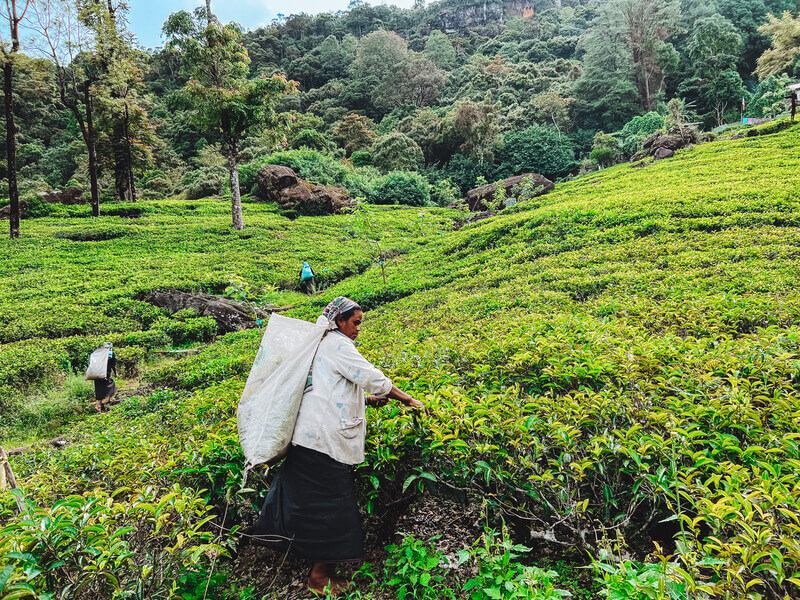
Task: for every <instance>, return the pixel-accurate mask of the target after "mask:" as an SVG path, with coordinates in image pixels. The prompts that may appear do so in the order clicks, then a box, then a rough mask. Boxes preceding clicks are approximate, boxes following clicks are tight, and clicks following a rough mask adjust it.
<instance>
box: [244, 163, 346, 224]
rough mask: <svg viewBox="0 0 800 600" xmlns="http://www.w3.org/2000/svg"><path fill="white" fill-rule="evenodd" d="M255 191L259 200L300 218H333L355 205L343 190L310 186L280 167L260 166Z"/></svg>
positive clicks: (334, 187)
mask: <svg viewBox="0 0 800 600" xmlns="http://www.w3.org/2000/svg"><path fill="white" fill-rule="evenodd" d="M258 189H259V197H260V198H261V199H262V200H265V201H267V202H275V203H277V204H278V206H280V207H281V209H283V210H293V211H296V212H297V213H299V214H301V215H308V216H321V215H332V214H335V213H340V212H342V211H343V210H344V209H346V208H349V207H352V206H353V204H354V203H353V201H352V199H351V198H350V194H349V193H348V191H347V190H346V189H344V188H342V187H336V186H331V185H316V184H314V183H309V182H308V181H304V180H302V179H301V178H300V177H298V176H297V174H296V173H295V172H294V171H293V170H292V169H290V168H289V167H284V166H282V165H266V166H264V167H261V169H260V170H259V171H258Z"/></svg>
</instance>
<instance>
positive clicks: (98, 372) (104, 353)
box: [86, 345, 109, 381]
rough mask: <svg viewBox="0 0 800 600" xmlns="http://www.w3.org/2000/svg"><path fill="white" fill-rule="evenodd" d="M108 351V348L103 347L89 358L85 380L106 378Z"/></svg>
mask: <svg viewBox="0 0 800 600" xmlns="http://www.w3.org/2000/svg"><path fill="white" fill-rule="evenodd" d="M108 351H109V347H108V346H107V345H103V346H102V347H100V348H98V349H97V350H95V351H94V352H92V354H91V356H90V357H89V368H88V369H86V379H88V380H90V381H91V380H94V379H105V378H106V377H108Z"/></svg>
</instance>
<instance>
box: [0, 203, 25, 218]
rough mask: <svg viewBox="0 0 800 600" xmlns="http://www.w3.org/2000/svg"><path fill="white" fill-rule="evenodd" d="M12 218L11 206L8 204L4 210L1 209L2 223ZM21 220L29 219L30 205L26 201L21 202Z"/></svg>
mask: <svg viewBox="0 0 800 600" xmlns="http://www.w3.org/2000/svg"><path fill="white" fill-rule="evenodd" d="M10 218H11V205H10V204H6V205H5V206H4V207H3V208H0V221H8V220H9V219H10ZM19 218H20V219H27V218H28V203H27V202H25V200H20V201H19Z"/></svg>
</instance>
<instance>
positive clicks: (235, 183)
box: [228, 150, 244, 231]
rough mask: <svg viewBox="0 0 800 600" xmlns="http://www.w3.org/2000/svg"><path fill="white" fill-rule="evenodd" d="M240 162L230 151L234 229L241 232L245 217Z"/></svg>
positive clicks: (229, 167)
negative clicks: (240, 185) (240, 180)
mask: <svg viewBox="0 0 800 600" xmlns="http://www.w3.org/2000/svg"><path fill="white" fill-rule="evenodd" d="M238 163H239V161H238V160H237V159H236V155H235V153H233V152H231V151H230V150H228V173H230V177H231V213H232V215H233V228H234V229H238V230H239V231H241V230H242V229H244V216H243V215H242V196H241V193H240V191H239V164H238Z"/></svg>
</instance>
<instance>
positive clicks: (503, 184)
mask: <svg viewBox="0 0 800 600" xmlns="http://www.w3.org/2000/svg"><path fill="white" fill-rule="evenodd" d="M525 180H532V182H533V185H534V187H535V188H537V189H536V192H535V193H534V194H533V197H536V196H541V195H542V194H546V193H547V192H550V191H552V190H553V189H554V188H555V187H556V186H555V184H554V183H553V182H552V181H550V180H549V179H548V178H547V177H545V176H544V175H540V174H539V173H524V174H522V175H515V176H514V177H509V178H508V179H503V180H502V181H500V182H497V183H496V184H495V183H492V184H490V185H482V186H481V187H477V188H473V189H471V190H469V191H468V192H467V205H468V206H469V209H470V210H471V211H473V212H474V211H485V210H487V209H488V208H489V203H491V201H492V200H493V199H494V195H495V193H496V192H497V190H498V189H505V192H506V198H517V197H518V196H519V193H520V184H521V183H522V182H523V181H525ZM501 208H502V207H501Z"/></svg>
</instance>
